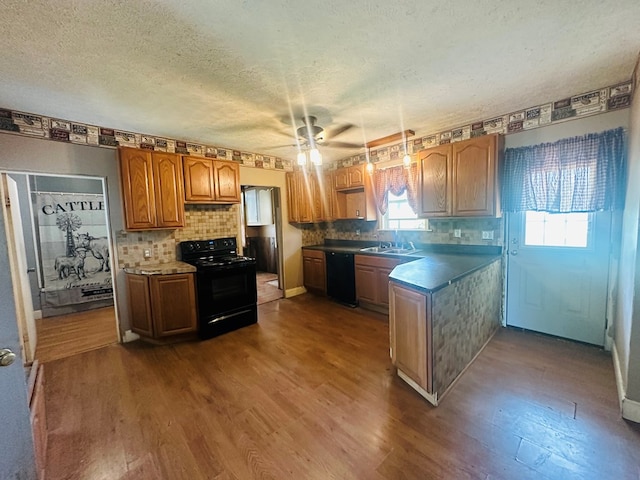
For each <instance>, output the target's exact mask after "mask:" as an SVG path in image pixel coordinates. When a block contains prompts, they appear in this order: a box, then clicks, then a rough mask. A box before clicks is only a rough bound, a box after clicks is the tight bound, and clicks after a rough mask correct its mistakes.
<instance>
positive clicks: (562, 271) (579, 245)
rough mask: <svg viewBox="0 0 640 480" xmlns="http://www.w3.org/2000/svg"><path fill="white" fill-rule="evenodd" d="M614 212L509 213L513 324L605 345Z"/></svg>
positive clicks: (510, 319)
mask: <svg viewBox="0 0 640 480" xmlns="http://www.w3.org/2000/svg"><path fill="white" fill-rule="evenodd" d="M610 228H611V214H610V213H608V212H599V213H596V214H587V213H577V214H576V213H573V214H547V213H543V212H526V213H518V214H510V215H509V218H508V239H507V242H508V245H507V250H508V263H507V300H506V321H507V325H511V326H514V327H522V328H526V329H528V330H534V331H537V332H542V333H547V334H550V335H555V336H558V337H563V338H568V339H571V340H578V341H581V342H586V343H590V344H594V345H599V346H602V345H604V338H605V327H606V305H607V289H608V281H609V278H608V277H609V275H608V272H609V242H610Z"/></svg>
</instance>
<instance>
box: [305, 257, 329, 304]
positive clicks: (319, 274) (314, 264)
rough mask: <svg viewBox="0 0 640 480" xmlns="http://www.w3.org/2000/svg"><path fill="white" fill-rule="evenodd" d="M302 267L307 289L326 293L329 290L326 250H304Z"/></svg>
mask: <svg viewBox="0 0 640 480" xmlns="http://www.w3.org/2000/svg"><path fill="white" fill-rule="evenodd" d="M302 268H303V276H304V286H305V287H306V288H307V289H310V290H315V291H318V292H322V293H325V292H326V291H327V273H326V265H325V258H324V252H320V251H317V250H303V251H302Z"/></svg>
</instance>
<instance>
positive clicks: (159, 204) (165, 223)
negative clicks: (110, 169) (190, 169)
mask: <svg viewBox="0 0 640 480" xmlns="http://www.w3.org/2000/svg"><path fill="white" fill-rule="evenodd" d="M118 156H119V160H120V175H121V182H122V193H123V200H124V213H125V225H126V228H127V229H128V230H149V229H154V228H177V227H183V226H184V192H183V178H182V164H181V162H180V157H179V156H177V155H175V154H172V153H165V152H151V151H148V150H141V149H136V148H128V147H120V148H119V149H118Z"/></svg>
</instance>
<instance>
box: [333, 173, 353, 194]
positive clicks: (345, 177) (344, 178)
mask: <svg viewBox="0 0 640 480" xmlns="http://www.w3.org/2000/svg"><path fill="white" fill-rule="evenodd" d="M333 180H334V185H335V188H337V189H341V188H349V169H348V168H339V169H337V170H336V171H335V174H334V176H333Z"/></svg>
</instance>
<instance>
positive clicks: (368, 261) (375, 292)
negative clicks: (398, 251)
mask: <svg viewBox="0 0 640 480" xmlns="http://www.w3.org/2000/svg"><path fill="white" fill-rule="evenodd" d="M354 260H355V269H356V298H357V300H358V302H359V303H360V304H361V306H362V307H364V308H367V307H373V309H374V310H381V311H384V312H386V311H387V310H388V308H389V274H390V273H391V271H392V270H393V269H394V268H395V267H396V266H398V265H400V264H401V263H404V262H405V261H406V260H402V259H399V258H385V257H380V256H373V255H356V256H355V257H354Z"/></svg>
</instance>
